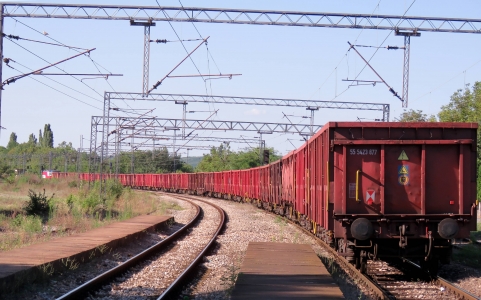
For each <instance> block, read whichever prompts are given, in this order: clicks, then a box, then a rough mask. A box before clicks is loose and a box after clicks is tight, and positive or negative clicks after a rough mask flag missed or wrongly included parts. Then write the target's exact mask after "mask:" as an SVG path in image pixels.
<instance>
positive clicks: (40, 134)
mask: <svg viewBox="0 0 481 300" xmlns="http://www.w3.org/2000/svg"><path fill="white" fill-rule="evenodd" d="M38 145H39V146H40V147H43V134H42V129H40V130H39V131H38Z"/></svg>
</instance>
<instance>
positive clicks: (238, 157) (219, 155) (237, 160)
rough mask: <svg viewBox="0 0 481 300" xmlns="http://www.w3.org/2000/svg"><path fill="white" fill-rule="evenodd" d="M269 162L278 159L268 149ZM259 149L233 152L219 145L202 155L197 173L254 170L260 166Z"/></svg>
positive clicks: (271, 150)
mask: <svg viewBox="0 0 481 300" xmlns="http://www.w3.org/2000/svg"><path fill="white" fill-rule="evenodd" d="M267 150H269V161H270V162H273V161H276V160H278V159H279V158H280V156H279V155H277V154H276V153H275V151H274V149H272V148H269V149H267ZM259 153H260V152H259V148H254V149H251V150H249V151H239V152H233V151H231V150H230V147H229V146H228V145H227V146H226V145H224V144H221V145H220V146H219V147H212V149H211V150H210V153H209V154H204V156H203V157H202V160H201V161H200V162H199V164H198V165H197V168H196V171H197V172H218V171H226V170H242V169H249V168H255V167H258V166H260V165H261V163H260V154H259Z"/></svg>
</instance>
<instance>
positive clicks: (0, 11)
mask: <svg viewBox="0 0 481 300" xmlns="http://www.w3.org/2000/svg"><path fill="white" fill-rule="evenodd" d="M3 10H4V7H3V4H0V83H1V82H3V78H2V67H3ZM2 128H3V127H2V89H1V88H0V137H1V136H2Z"/></svg>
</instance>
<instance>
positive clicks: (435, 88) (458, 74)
mask: <svg viewBox="0 0 481 300" xmlns="http://www.w3.org/2000/svg"><path fill="white" fill-rule="evenodd" d="M479 63H481V59H480V60H478V61H476V62H475V63H474V64H472V65H471V66H469V67H468V68H466V69H464V70H463V71H461V72H459V73H457V74H456V75H454V76H453V77H451V78H450V79H448V80H446V81H444V82H442V83H440V84H438V85H437V86H435V87H434V88H433V89H431V90H430V91H429V92H427V93H424V94H422V95H421V96H419V97H417V98H416V99H415V100H419V99H421V98H423V97H425V96H427V95H429V94H431V93H432V92H434V91H435V90H437V89H439V88H440V87H442V86H444V85H445V84H446V83H448V82H450V81H452V80H453V79H455V78H456V77H458V76H460V75H462V74H463V73H464V74H465V73H466V71H467V70H469V69H471V68H473V67H474V66H476V65H477V64H479ZM464 81H465V84H466V79H465V80H464Z"/></svg>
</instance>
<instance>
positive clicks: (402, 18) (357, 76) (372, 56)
mask: <svg viewBox="0 0 481 300" xmlns="http://www.w3.org/2000/svg"><path fill="white" fill-rule="evenodd" d="M415 2H416V0H413V2H412V3H411V4H410V5H409V7H408V8H407V9H406V10H405V11H404V14H403V15H402V17H401V19H400V20H399V21H398V22H397V23H396V26H395V27H397V26H398V25H399V23H401V22H402V21H403V20H404V16H406V14H407V12H408V11H409V10H410V9H411V7H412V6H413V5H414V3H415ZM393 31H394V30H391V31H389V33H388V34H387V36H386V37H385V38H384V40H383V41H382V42H381V44H380V45H379V47H381V46H382V45H384V43H385V42H386V40H387V39H388V38H389V36H390V35H391V33H392V32H393ZM355 42H357V39H356V41H355ZM379 49H381V48H377V49H376V51H374V53H373V55H371V57H370V58H369V59H368V60H367V62H368V63H369V62H371V60H372V59H373V58H374V56H375V55H376V54H377V52H378V51H379ZM367 66H368V65H367V64H366V65H364V67H363V68H362V69H361V71H359V73H358V74H357V75H356V77H355V78H354V79H357V78H359V76H360V75H361V73H362V72H363V71H364V70H365V69H366V67H367ZM348 89H349V86H348V87H347V88H346V89H345V90H344V91H342V92H341V93H340V94H338V95H336V96H335V97H334V98H332V99H331V100H330V101H333V100H335V99H336V98H338V97H339V96H341V95H342V94H344V93H345V92H346V91H347V90H348Z"/></svg>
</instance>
